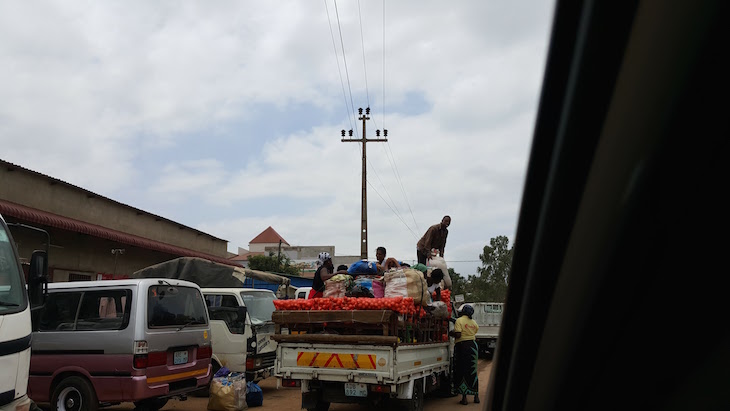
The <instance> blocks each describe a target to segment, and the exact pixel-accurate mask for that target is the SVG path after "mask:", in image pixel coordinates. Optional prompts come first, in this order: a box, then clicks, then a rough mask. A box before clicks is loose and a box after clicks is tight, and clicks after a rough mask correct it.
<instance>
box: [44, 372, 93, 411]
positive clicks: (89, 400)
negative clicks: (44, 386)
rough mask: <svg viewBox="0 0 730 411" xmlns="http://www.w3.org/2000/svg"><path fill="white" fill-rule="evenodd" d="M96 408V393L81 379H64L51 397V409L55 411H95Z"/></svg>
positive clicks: (87, 382) (73, 377)
mask: <svg viewBox="0 0 730 411" xmlns="http://www.w3.org/2000/svg"><path fill="white" fill-rule="evenodd" d="M98 408H99V400H98V399H97V398H96V391H94V387H93V386H92V385H91V383H90V382H89V381H87V380H86V378H83V377H77V376H71V377H66V378H64V379H63V380H61V382H59V383H58V385H57V386H56V388H55V389H54V390H53V395H52V396H51V409H53V410H55V411H96V410H97V409H98Z"/></svg>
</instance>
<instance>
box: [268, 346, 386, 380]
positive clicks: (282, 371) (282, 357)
mask: <svg viewBox="0 0 730 411" xmlns="http://www.w3.org/2000/svg"><path fill="white" fill-rule="evenodd" d="M392 365H393V348H392V347H389V346H375V345H357V346H352V345H349V346H348V345H333V344H301V343H279V345H278V346H277V360H276V368H275V374H276V376H277V377H282V378H292V379H305V380H310V379H326V380H327V381H343V382H347V381H354V382H363V383H371V384H375V383H378V382H382V381H392V380H393V366H392Z"/></svg>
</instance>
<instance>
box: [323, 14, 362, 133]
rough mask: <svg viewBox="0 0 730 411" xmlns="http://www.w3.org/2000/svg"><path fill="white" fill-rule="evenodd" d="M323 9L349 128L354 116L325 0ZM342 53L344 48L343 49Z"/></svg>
mask: <svg viewBox="0 0 730 411" xmlns="http://www.w3.org/2000/svg"><path fill="white" fill-rule="evenodd" d="M324 9H325V10H326V11H327V24H328V26H329V29H330V37H332V49H333V50H334V52H335V63H337V72H338V73H339V75H340V84H341V85H342V97H343V98H344V99H345V111H347V120H348V121H349V122H350V128H353V127H352V119H353V117H355V116H354V112H353V116H352V117H350V107H349V106H348V105H347V92H345V81H344V80H343V79H342V69H341V68H340V59H339V58H338V57H337V45H336V43H335V33H333V32H332V20H331V19H330V10H329V7H327V0H324ZM343 53H344V50H343Z"/></svg>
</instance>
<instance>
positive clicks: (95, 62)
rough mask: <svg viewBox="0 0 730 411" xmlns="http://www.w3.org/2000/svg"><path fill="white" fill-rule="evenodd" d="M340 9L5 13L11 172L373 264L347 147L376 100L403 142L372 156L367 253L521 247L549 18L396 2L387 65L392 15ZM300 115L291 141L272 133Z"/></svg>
mask: <svg viewBox="0 0 730 411" xmlns="http://www.w3.org/2000/svg"><path fill="white" fill-rule="evenodd" d="M327 4H328V7H329V14H330V20H329V21H328V19H327V14H326V11H325V7H324V4H323V3H321V2H320V3H316V2H300V1H277V2H239V1H216V2H203V1H182V2H177V1H175V2H172V1H169V2H168V1H160V2H147V1H107V2H94V1H86V2H82V1H78V2H61V1H48V2H44V3H39V2H25V1H20V0H17V1H13V0H11V1H5V2H2V3H0V38H2V39H3V40H2V41H0V61H3V64H2V65H0V94H2V95H3V98H4V102H3V104H2V105H0V144H2V146H3V152H2V155H0V158H2V159H4V160H7V161H11V162H14V163H17V164H19V165H21V166H24V167H27V168H30V169H33V170H35V171H39V172H42V173H46V174H50V175H52V176H54V177H57V178H61V179H63V180H66V181H68V182H70V183H72V184H75V185H79V186H82V187H84V188H87V189H90V190H93V191H97V192H99V193H100V194H102V195H106V196H109V197H111V198H114V199H115V200H118V201H120V202H122V203H126V204H130V205H133V206H135V207H139V208H143V209H148V210H149V211H152V212H155V213H158V214H161V215H163V216H166V217H168V218H172V217H174V218H176V219H178V221H179V222H180V223H182V224H186V225H190V226H194V227H196V228H199V229H202V230H204V231H208V232H210V233H211V234H213V235H215V236H217V237H221V238H225V239H228V240H229V241H230V246H229V249H231V250H235V249H236V247H238V246H243V247H246V246H247V244H248V241H249V240H250V239H252V238H253V237H255V236H256V235H257V234H258V233H260V232H261V231H262V230H263V229H265V228H266V227H268V226H269V225H271V226H273V227H274V228H275V229H276V230H277V231H279V233H280V234H282V235H283V236H284V237H285V238H286V239H287V240H289V241H290V242H292V243H297V244H302V245H309V244H321V245H330V244H335V245H336V246H337V251H338V254H339V253H352V254H359V239H358V233H359V224H360V223H359V219H360V213H359V210H360V169H361V165H360V151H359V149H358V145H357V144H353V143H342V142H340V134H339V130H341V129H349V128H350V127H353V125H354V124H353V122H354V121H355V120H354V119H352V118H344V116H345V113H346V112H347V111H348V109H350V110H351V109H352V108H353V107H352V106H351V105H354V108H355V109H356V108H357V107H365V106H366V105H367V104H368V102H367V100H366V99H365V98H366V96H367V97H368V98H369V99H370V104H371V105H372V109H373V114H372V116H371V118H372V120H371V121H370V122H369V124H368V129H369V130H373V129H376V128H383V127H385V128H387V129H388V130H389V140H390V141H389V143H388V144H387V145H385V144H382V143H372V144H368V147H367V150H368V154H369V156H368V158H369V164H368V180H369V181H370V183H371V184H372V187H369V188H368V217H369V231H370V238H369V240H370V244H369V245H370V247H369V248H370V249H371V250H370V251H371V253H372V252H374V249H375V246H377V245H379V244H384V245H386V247H388V249H389V251H390V254H392V255H395V256H398V257H402V258H408V257H409V256H411V255H412V254H414V250H413V248H415V243H416V240H417V237H420V235H421V234H422V232H423V231H425V229H426V228H427V227H428V226H429V225H431V224H434V223H436V222H438V221H439V220H440V218H441V216H442V215H444V214H451V215H452V217H453V224H452V228H451V234H450V239H449V246H448V249H450V250H449V251H447V253H448V254H447V256H449V257H451V258H454V259H455V260H459V261H461V260H476V259H477V257H478V254H479V252H481V248H482V247H483V246H484V245H486V244H487V243H488V241H489V238H491V237H494V236H496V235H508V236H512V235H513V233H514V230H515V225H516V219H517V212H518V210H517V208H518V207H519V201H520V196H521V190H522V184H523V181H522V180H523V178H524V171H525V166H526V163H527V155H528V153H529V143H530V139H531V137H532V126H533V121H534V114H535V110H536V106H537V98H538V93H539V86H540V81H541V80H542V69H543V66H544V58H545V51H546V47H547V40H548V39H547V35H548V28H549V24H550V23H551V18H552V5H551V4H549V3H545V2H533V1H515V2H483V1H459V2H453V3H449V4H446V3H444V2H436V1H419V2H394V3H393V2H389V3H387V4H386V10H385V17H386V26H385V49H383V34H384V32H383V21H382V18H383V10H382V4H383V3H380V2H378V3H377V4H375V3H367V2H366V3H359V2H358V3H355V2H339V3H338V4H337V6H338V9H337V11H338V13H339V22H340V25H341V26H340V27H339V28H338V26H337V16H336V14H335V9H334V5H333V3H332V2H328V3H327ZM358 7H359V8H360V11H361V12H362V15H361V16H360V15H358ZM360 19H362V22H363V26H362V28H361V27H360ZM329 24H331V26H330V25H329ZM340 29H341V32H342V40H340ZM330 30H333V33H334V35H335V39H334V42H335V47H336V48H337V50H338V51H337V53H338V54H337V58H338V59H339V60H336V57H335V52H334V51H333V39H332V37H331V32H330ZM361 30H362V35H363V37H361ZM340 41H342V43H344V46H345V51H346V59H347V69H348V73H347V74H349V83H348V82H347V81H348V75H346V73H345V72H344V71H342V72H338V66H337V61H339V65H340V69H341V70H344V68H345V66H344V61H343V58H342V52H341V46H342V44H341V42H340ZM363 45H364V51H363ZM363 54H365V56H366V60H365V61H363ZM384 58H385V60H383V59H384ZM383 64H385V75H384V72H383ZM366 69H367V90H366V89H365V84H366V79H365V70H366ZM340 75H342V78H343V80H344V81H345V82H346V83H345V84H344V88H345V90H346V91H347V92H348V95H347V98H346V99H343V94H342V93H343V90H342V89H343V84H342V83H341V79H340ZM384 85H385V88H383V86H384ZM350 90H352V93H353V95H354V96H353V101H352V102H350V96H349V91H350ZM383 98H384V99H385V100H384V101H383ZM414 98H420V99H422V100H423V101H418V102H414V100H413V99H414ZM345 101H347V106H346V103H345ZM383 105H384V107H385V117H384V116H383ZM294 107H297V108H302V107H303V108H304V110H302V112H305V113H307V114H306V115H304V114H301V113H300V114H298V115H297V117H294V118H289V119H287V120H289V121H290V122H291V123H293V124H296V125H298V126H297V127H294V126H292V127H288V128H289V129H290V130H288V131H287V132H284V133H281V132H280V131H279V132H277V133H276V134H277V135H274V132H272V131H271V128H269V127H266V123H265V122H264V121H262V119H267V120H268V119H269V118H270V117H273V116H274V115H275V114H276V113H284V114H283V115H287V113H289V112H291V111H292V109H293V108H294ZM390 107H393V108H396V107H397V108H398V111H397V112H395V111H392V110H389V108H390ZM272 110H276V111H275V112H274V111H272ZM333 119H334V120H333ZM277 120H278V119H277V118H276V117H274V120H273V121H275V122H282V121H283V119H282V120H280V121H277ZM287 124H289V123H287ZM357 128H358V129H359V128H360V125H359V124H357ZM369 134H370V133H369ZM193 135H194V136H196V137H198V136H199V138H198V140H196V141H197V143H196V144H187V142H188V141H189V140H190V138H191V137H190V136H193ZM386 153H387V154H386ZM391 154H392V159H394V160H395V161H396V166H397V174H396V170H395V169H394V168H393V165H392V164H391V162H390V161H389V158H391V157H390V156H391ZM398 180H400V181H398ZM120 195H124V196H125V197H124V198H120V197H118V196H120ZM380 196H382V197H383V199H385V200H383V199H381V198H380ZM394 210H397V212H398V215H396V213H395V211H394ZM414 219H415V223H414V221H413V220H414ZM403 221H405V224H404V223H403ZM406 225H407V226H408V227H406ZM449 254H450V255H449ZM473 266H475V264H473V263H469V265H468V267H473ZM464 269H465V270H470V271H474V270H473V269H472V268H464Z"/></svg>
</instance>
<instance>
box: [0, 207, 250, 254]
mask: <svg viewBox="0 0 730 411" xmlns="http://www.w3.org/2000/svg"><path fill="white" fill-rule="evenodd" d="M0 213H2V214H3V215H7V216H11V217H15V218H18V219H21V220H24V221H28V222H31V223H35V224H41V225H45V226H49V227H55V228H60V229H62V230H67V231H73V232H77V233H83V234H87V235H90V236H93V237H99V238H104V239H107V240H111V241H116V242H119V243H122V244H128V245H131V246H135V247H140V248H145V249H149V250H155V251H160V252H163V253H168V254H172V255H178V256H182V257H200V258H205V259H207V260H211V261H215V262H218V263H223V264H228V265H235V266H237V264H236V263H234V262H232V261H230V260H228V259H227V258H223V257H218V256H215V255H211V254H206V253H201V252H198V251H195V250H190V249H187V248H183V247H178V246H175V245H172V244H167V243H163V242H161V241H155V240H150V239H149V238H144V237H140V236H137V235H133V234H128V233H123V232H121V231H117V230H112V229H110V228H106V227H102V226H99V225H96V224H90V223H87V222H84V221H80V220H75V219H73V218H68V217H64V216H60V215H57V214H52V213H49V212H46V211H43V210H38V209H35V208H31V207H26V206H24V205H20V204H16V203H12V202H10V201H5V200H0Z"/></svg>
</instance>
